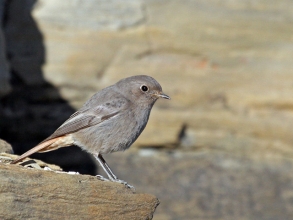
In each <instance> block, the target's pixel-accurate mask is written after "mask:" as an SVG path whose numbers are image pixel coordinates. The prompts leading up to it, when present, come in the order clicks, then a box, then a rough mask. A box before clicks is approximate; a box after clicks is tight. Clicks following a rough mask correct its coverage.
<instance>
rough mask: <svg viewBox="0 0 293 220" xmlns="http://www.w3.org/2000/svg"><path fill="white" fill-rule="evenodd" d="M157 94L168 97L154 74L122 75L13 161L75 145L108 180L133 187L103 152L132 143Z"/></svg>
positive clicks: (158, 96)
mask: <svg viewBox="0 0 293 220" xmlns="http://www.w3.org/2000/svg"><path fill="white" fill-rule="evenodd" d="M158 98H164V99H170V97H169V96H168V95H166V94H164V93H163V91H162V87H161V86H160V84H159V83H158V82H157V81H156V80H155V79H154V78H152V77H150V76H146V75H138V76H131V77H128V78H125V79H122V80H120V81H119V82H117V83H116V84H114V85H112V86H109V87H107V88H104V89H102V90H101V91H99V92H97V93H95V94H94V95H93V96H92V97H91V98H90V99H89V100H88V101H87V102H86V103H85V104H84V105H83V106H82V107H81V108H80V109H79V110H78V111H76V112H75V113H74V114H72V115H71V116H70V117H69V119H67V120H66V121H65V122H64V123H63V124H62V125H61V126H60V127H59V128H58V129H57V130H56V131H55V132H54V133H53V134H52V135H51V136H49V137H48V138H47V139H45V140H44V141H42V142H41V143H40V144H38V145H37V146H35V147H34V148H32V149H31V150H29V151H27V152H26V153H24V154H22V155H21V156H19V157H18V158H17V159H16V160H14V161H12V164H15V163H18V162H20V161H22V160H23V159H25V158H26V157H28V156H30V155H31V154H33V153H36V152H41V153H42V152H48V151H52V150H56V149H58V148H61V147H67V146H71V145H77V146H79V147H81V148H82V149H83V150H85V151H87V152H88V153H90V154H92V155H93V156H94V157H95V158H96V159H97V161H98V162H99V164H100V166H101V167H102V168H103V169H104V171H105V172H106V174H107V175H108V177H109V180H111V181H113V182H119V183H122V184H125V185H126V186H128V187H132V186H130V185H128V184H127V182H125V181H123V180H119V179H118V178H117V177H116V176H115V175H114V173H113V172H112V171H111V169H110V167H109V166H108V164H107V163H106V161H105V160H104V158H103V157H102V155H103V154H107V153H111V152H116V151H124V150H126V149H128V148H129V147H130V146H131V144H132V143H133V142H134V141H135V140H136V139H137V138H138V136H139V135H140V134H141V132H142V131H143V130H144V128H145V126H146V124H147V122H148V119H149V115H150V112H151V109H152V107H153V105H154V104H155V102H156V101H157V100H158ZM100 178H102V177H101V176H100ZM104 179H105V178H104Z"/></svg>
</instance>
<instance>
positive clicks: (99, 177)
mask: <svg viewBox="0 0 293 220" xmlns="http://www.w3.org/2000/svg"><path fill="white" fill-rule="evenodd" d="M96 177H97V178H98V179H99V180H101V181H110V180H109V179H107V178H106V177H103V176H102V175H96Z"/></svg>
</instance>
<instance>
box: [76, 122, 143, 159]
mask: <svg viewBox="0 0 293 220" xmlns="http://www.w3.org/2000/svg"><path fill="white" fill-rule="evenodd" d="M125 118H126V120H123V121H121V120H107V121H104V122H103V123H100V124H98V125H95V126H92V127H89V128H85V129H82V130H80V131H78V132H76V133H75V134H74V140H75V144H76V145H78V146H80V147H81V148H82V149H84V150H85V151H87V152H89V153H92V154H97V153H100V154H107V153H111V152H116V151H123V150H126V149H128V148H129V147H130V146H131V144H132V143H133V142H134V141H135V140H136V139H137V137H138V136H139V135H140V134H141V132H142V130H143V129H144V127H145V124H144V123H138V122H137V120H136V118H135V117H124V119H125ZM116 119H119V118H116ZM119 122H121V123H119ZM122 122H123V123H122Z"/></svg>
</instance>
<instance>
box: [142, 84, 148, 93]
mask: <svg viewBox="0 0 293 220" xmlns="http://www.w3.org/2000/svg"><path fill="white" fill-rule="evenodd" d="M140 89H141V91H143V92H147V91H148V90H149V88H148V87H147V86H145V85H143V86H141V87H140Z"/></svg>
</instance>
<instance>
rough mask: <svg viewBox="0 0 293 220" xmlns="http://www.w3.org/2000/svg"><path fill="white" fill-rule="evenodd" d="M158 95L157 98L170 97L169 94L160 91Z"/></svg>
mask: <svg viewBox="0 0 293 220" xmlns="http://www.w3.org/2000/svg"><path fill="white" fill-rule="evenodd" d="M158 97H159V98H163V99H171V98H170V96H168V95H166V94H164V93H163V92H160V93H159V94H158Z"/></svg>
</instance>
